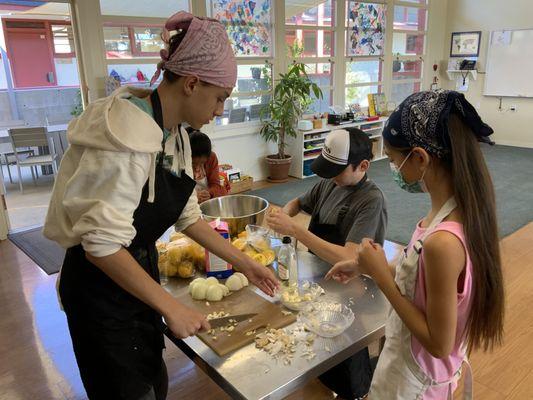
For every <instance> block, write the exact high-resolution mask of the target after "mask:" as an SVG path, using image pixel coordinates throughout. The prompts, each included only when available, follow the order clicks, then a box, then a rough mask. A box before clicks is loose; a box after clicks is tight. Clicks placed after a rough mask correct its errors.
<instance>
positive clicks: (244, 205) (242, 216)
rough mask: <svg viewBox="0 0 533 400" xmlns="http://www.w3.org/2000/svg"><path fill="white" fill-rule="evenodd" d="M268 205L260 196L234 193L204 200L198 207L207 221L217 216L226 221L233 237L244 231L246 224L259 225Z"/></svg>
mask: <svg viewBox="0 0 533 400" xmlns="http://www.w3.org/2000/svg"><path fill="white" fill-rule="evenodd" d="M268 206H269V204H268V201H266V200H265V199H263V198H261V197H257V196H249V195H243V194H236V195H232V196H223V197H215V198H214V199H211V200H207V201H204V202H203V203H202V204H200V209H201V211H202V217H203V218H204V219H205V220H206V221H207V222H211V221H214V220H216V219H217V218H220V219H221V220H222V221H225V222H227V223H228V225H229V232H230V236H231V237H232V238H233V237H236V236H237V235H238V234H239V233H240V232H242V231H244V230H245V228H246V225H248V224H252V225H261V224H262V223H263V219H264V217H265V213H266V211H267V209H268Z"/></svg>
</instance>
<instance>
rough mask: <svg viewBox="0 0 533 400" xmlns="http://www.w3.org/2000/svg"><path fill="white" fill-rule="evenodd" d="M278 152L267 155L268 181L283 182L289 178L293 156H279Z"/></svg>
mask: <svg viewBox="0 0 533 400" xmlns="http://www.w3.org/2000/svg"><path fill="white" fill-rule="evenodd" d="M277 157H278V155H277V154H271V155H269V156H266V157H265V159H266V162H267V165H268V172H269V174H268V178H267V179H268V181H269V182H275V183H281V182H287V181H288V180H289V169H290V167H291V161H292V157H291V156H287V155H286V156H285V158H283V159H281V158H277Z"/></svg>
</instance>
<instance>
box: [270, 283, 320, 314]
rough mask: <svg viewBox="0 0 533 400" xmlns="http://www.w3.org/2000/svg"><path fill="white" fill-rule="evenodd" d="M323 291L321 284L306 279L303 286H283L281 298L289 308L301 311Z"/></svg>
mask: <svg viewBox="0 0 533 400" xmlns="http://www.w3.org/2000/svg"><path fill="white" fill-rule="evenodd" d="M323 293H324V289H322V287H321V286H320V285H318V284H317V283H310V282H307V281H306V282H304V283H303V284H302V285H301V286H292V287H286V288H283V289H282V291H281V293H280V298H279V300H280V302H281V304H283V305H284V306H285V307H287V308H288V309H289V310H293V311H301V310H303V309H304V308H305V307H307V306H308V305H310V304H311V303H312V302H314V301H315V300H316V299H317V298H318V296H320V295H321V294H323Z"/></svg>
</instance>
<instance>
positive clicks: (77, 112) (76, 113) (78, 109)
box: [70, 89, 83, 117]
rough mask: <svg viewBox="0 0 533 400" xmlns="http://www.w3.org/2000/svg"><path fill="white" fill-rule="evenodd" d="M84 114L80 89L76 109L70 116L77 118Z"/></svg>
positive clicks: (74, 108) (73, 109) (77, 94)
mask: <svg viewBox="0 0 533 400" xmlns="http://www.w3.org/2000/svg"><path fill="white" fill-rule="evenodd" d="M82 112H83V105H82V104H81V91H80V90H79V89H78V92H77V93H76V103H75V104H74V107H73V108H72V110H71V111H70V115H73V116H75V117H78V116H80V115H81V113H82Z"/></svg>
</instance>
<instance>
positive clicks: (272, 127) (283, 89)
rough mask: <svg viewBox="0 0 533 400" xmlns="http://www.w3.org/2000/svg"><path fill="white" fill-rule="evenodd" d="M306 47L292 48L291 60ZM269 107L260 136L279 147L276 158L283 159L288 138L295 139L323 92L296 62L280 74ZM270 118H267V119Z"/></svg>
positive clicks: (262, 118)
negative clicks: (300, 125)
mask: <svg viewBox="0 0 533 400" xmlns="http://www.w3.org/2000/svg"><path fill="white" fill-rule="evenodd" d="M302 52H303V47H301V46H300V44H299V43H298V42H296V41H295V42H294V44H293V45H292V46H290V47H289V53H290V55H291V56H292V59H296V58H298V57H299V56H301V54H302ZM275 82H276V85H275V88H274V94H273V96H272V99H271V101H270V103H269V104H268V105H267V106H266V107H265V108H264V109H263V110H262V111H261V121H262V122H263V124H264V125H263V127H262V128H261V132H260V134H261V136H262V137H263V139H265V140H266V141H272V142H276V143H277V145H278V154H277V158H279V159H284V158H286V156H285V147H286V139H287V137H296V135H297V123H298V119H299V118H300V117H301V116H302V115H303V114H304V112H305V111H306V110H307V108H308V107H309V105H311V104H312V103H313V98H312V95H314V96H315V97H316V98H317V99H321V98H322V91H321V90H320V88H319V87H318V85H317V84H316V83H313V81H311V79H309V77H308V76H307V72H306V71H305V64H303V63H299V62H296V61H295V62H293V63H292V64H291V65H290V66H289V68H288V71H287V73H285V74H279V79H277V80H276V81H275ZM267 116H268V117H267Z"/></svg>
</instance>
